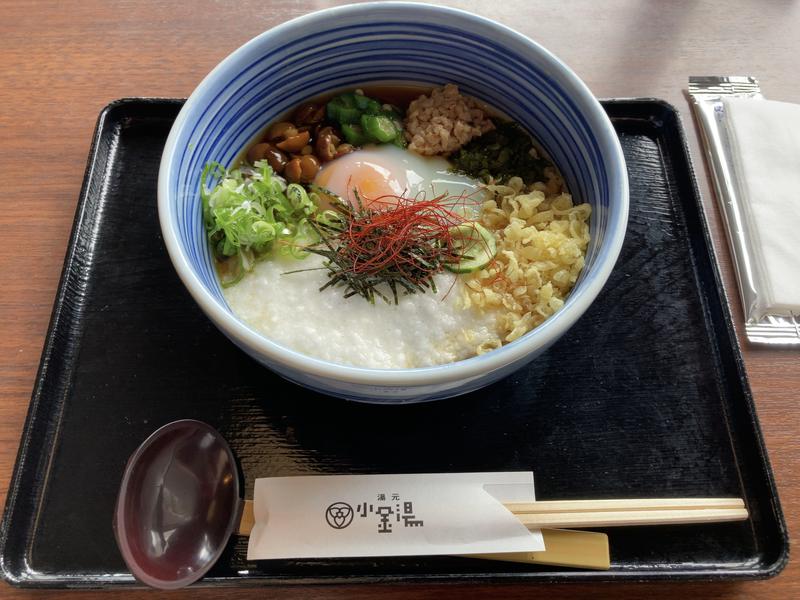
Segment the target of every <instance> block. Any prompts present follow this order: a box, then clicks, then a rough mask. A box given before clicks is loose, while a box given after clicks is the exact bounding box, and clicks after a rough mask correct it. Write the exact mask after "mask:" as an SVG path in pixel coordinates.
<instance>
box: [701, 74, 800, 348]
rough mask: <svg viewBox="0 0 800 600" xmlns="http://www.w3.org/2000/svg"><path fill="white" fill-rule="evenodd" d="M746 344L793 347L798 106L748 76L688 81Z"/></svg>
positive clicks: (799, 211) (796, 326)
mask: <svg viewBox="0 0 800 600" xmlns="http://www.w3.org/2000/svg"><path fill="white" fill-rule="evenodd" d="M689 96H690V97H691V99H692V101H693V104H694V109H695V114H696V115H697V120H698V122H699V124H700V132H701V134H702V138H703V142H704V146H705V149H706V153H707V156H708V160H709V164H710V165H711V172H712V178H713V181H714V187H715V189H716V194H717V200H718V202H719V206H720V210H721V212H722V215H723V218H724V221H725V231H726V233H727V237H728V242H729V245H730V248H731V254H732V256H733V262H734V267H735V270H736V277H737V280H738V283H739V292H740V295H741V298H742V306H743V308H744V313H745V315H744V316H745V333H746V335H747V338H748V339H749V340H750V341H751V342H755V343H763V344H786V345H797V344H800V320H799V319H800V262H798V260H797V251H796V239H797V236H798V234H800V201H798V197H797V194H798V189H800V105H796V104H788V103H785V102H773V101H770V100H765V99H764V98H763V97H762V95H761V89H760V87H759V85H758V81H756V80H755V79H754V78H752V77H690V78H689Z"/></svg>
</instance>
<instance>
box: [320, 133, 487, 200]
mask: <svg viewBox="0 0 800 600" xmlns="http://www.w3.org/2000/svg"><path fill="white" fill-rule="evenodd" d="M449 168H450V164H449V163H448V162H447V160H445V159H444V158H441V157H431V158H428V157H423V156H420V155H418V154H415V153H413V152H409V151H408V150H404V149H402V148H398V147H397V146H392V145H383V146H368V147H366V148H362V149H360V150H356V151H355V152H351V153H350V154H345V155H344V156H342V157H340V158H337V159H336V160H334V161H331V162H329V163H328V164H326V165H325V166H324V167H323V168H322V169H321V170H320V172H319V173H318V174H317V176H316V178H315V179H314V183H315V184H316V185H318V186H320V187H323V188H325V189H327V190H330V191H331V192H333V193H334V194H337V195H338V196H341V197H342V198H345V199H347V200H349V201H351V202H352V201H353V200H354V193H353V190H358V194H359V196H360V197H361V199H362V201H363V202H364V203H365V204H367V205H369V204H370V203H372V202H375V201H379V202H391V198H392V197H395V196H405V197H407V198H417V199H428V200H431V199H433V198H437V197H439V196H442V195H444V196H446V197H448V198H450V199H452V200H453V201H455V200H456V198H458V199H460V200H461V202H465V203H469V202H470V201H471V202H472V203H474V204H476V205H477V204H480V202H481V201H482V199H483V192H482V190H481V188H480V182H478V181H476V180H474V179H470V178H469V177H466V176H464V175H461V174H459V173H451V172H449V171H448V169H449Z"/></svg>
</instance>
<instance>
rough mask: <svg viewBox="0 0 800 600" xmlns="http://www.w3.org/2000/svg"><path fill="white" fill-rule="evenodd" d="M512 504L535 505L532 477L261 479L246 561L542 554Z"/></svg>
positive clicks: (452, 475)
mask: <svg viewBox="0 0 800 600" xmlns="http://www.w3.org/2000/svg"><path fill="white" fill-rule="evenodd" d="M512 500H522V501H528V502H533V501H534V500H535V497H534V491H533V474H532V473H530V472H521V473H517V472H514V473H434V474H415V475H341V476H340V475H331V476H309V477H305V476H301V477H273V478H267V479H257V480H256V482H255V495H254V503H253V515H254V519H255V523H254V525H253V528H252V530H251V532H250V541H249V544H248V547H247V559H248V560H264V559H277V558H323V557H324V558H333V557H357V556H362V557H363V556H423V555H440V554H497V553H509V552H541V551H543V550H544V549H545V546H544V541H543V538H542V535H541V532H539V531H529V530H528V528H527V527H526V526H525V525H524V524H523V523H522V522H521V521H520V520H519V519H518V518H517V517H516V516H515V515H514V514H513V513H512V512H511V511H509V510H508V509H507V508H505V507H504V506H503V502H508V501H512Z"/></svg>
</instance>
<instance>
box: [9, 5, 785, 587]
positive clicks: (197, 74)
mask: <svg viewBox="0 0 800 600" xmlns="http://www.w3.org/2000/svg"><path fill="white" fill-rule="evenodd" d="M337 3H343V2H337ZM441 3H442V4H447V5H452V6H458V7H461V8H465V9H467V10H471V11H473V12H477V13H480V14H484V15H486V16H491V17H493V18H495V19H496V20H498V21H500V22H501V23H504V24H506V25H509V26H512V27H514V28H516V29H518V30H520V31H522V32H523V33H525V34H527V35H529V36H531V37H532V38H534V39H536V40H537V41H539V42H540V43H542V44H543V45H544V46H546V47H547V48H549V49H550V50H552V51H553V52H554V53H555V54H556V55H558V56H559V57H560V58H561V59H563V60H564V61H565V62H566V63H567V64H569V65H570V66H571V67H572V68H573V69H574V70H575V71H576V72H577V73H578V75H579V76H580V77H582V78H583V79H584V81H586V83H587V84H588V85H589V87H590V88H591V89H592V90H593V91H594V93H595V94H596V95H598V96H600V97H629V96H650V97H659V98H663V99H665V100H667V101H669V102H671V103H672V104H674V105H675V106H676V107H677V108H678V109H679V110H680V112H681V114H682V115H683V118H684V124H685V126H686V128H687V132H688V135H689V140H690V150H691V152H692V154H693V156H694V160H695V168H696V170H697V175H698V181H699V184H700V189H701V193H702V194H703V196H704V199H705V207H706V213H707V216H708V220H709V222H710V227H711V230H712V234H713V240H714V244H715V250H716V252H717V256H718V258H719V262H720V264H721V267H722V272H723V277H724V280H725V285H726V289H727V290H728V293H729V296H730V301H731V306H732V310H733V314H734V318H735V320H736V325H737V329H739V330H741V324H742V316H741V307H740V305H739V300H738V296H737V293H736V287H735V282H734V279H733V271H732V268H731V263H730V256H729V252H728V248H727V246H726V243H725V237H724V232H723V230H722V228H721V220H720V216H719V212H718V211H717V209H716V206H715V204H714V199H713V196H712V194H711V192H710V188H709V179H708V169H707V167H706V165H705V162H704V160H703V159H702V158H701V157H702V153H701V151H700V148H699V146H698V143H697V135H696V131H695V128H694V123H693V120H692V117H691V113H690V110H689V105H688V103H687V101H686V99H685V97H684V95H683V91H682V90H683V89H684V88H685V87H686V81H687V78H688V76H689V75H696V74H746V75H753V76H756V77H757V78H758V79H759V80H760V81H761V84H762V89H763V91H764V93H765V95H766V96H767V97H769V98H772V99H776V100H784V101H790V102H800V79H798V78H797V77H796V60H797V56H798V54H800V4H798V3H797V2H793V1H791V0H771V1H769V2H745V1H744V0H735V1H730V2H728V1H725V0H713V1H711V0H709V1H705V2H702V1H694V2H693V1H676V2H669V3H667V2H655V1H645V0H642V1H639V2H637V1H634V0H610V1H607V2H603V3H597V4H595V3H593V2H590V1H589V0H585V1H584V0H571V1H568V2H559V1H557V0H539V1H538V2H536V3H529V2H527V1H526V0H509V1H506V2H503V3H499V2H493V3H486V2H481V1H478V0H465V1H461V2H441ZM331 4H334V3H329V2H322V1H319V0H278V1H272V2H270V1H264V0H261V1H252V0H238V1H237V2H229V1H226V0H218V1H215V0H203V1H197V2H191V3H177V2H173V3H170V2H159V1H157V0H152V1H141V2H124V1H117V2H107V1H102V0H87V1H84V2H81V3H64V2H44V1H40V2H35V3H27V2H15V1H10V0H4V1H3V3H2V19H0V64H2V67H0V164H2V166H3V168H4V173H5V174H6V177H5V181H6V186H7V188H8V191H7V201H6V202H5V203H4V207H3V210H2V211H0V228H2V231H3V232H4V243H3V244H2V245H0V269H1V274H2V281H3V285H2V286H0V323H2V328H3V329H2V336H0V357H2V358H0V494H1V495H2V497H0V500H3V501H4V500H5V490H6V488H7V487H8V481H9V478H10V476H11V472H12V469H13V465H14V460H15V458H16V453H17V445H18V442H19V436H20V432H21V430H22V426H23V423H24V420H25V415H26V413H27V407H28V401H29V399H30V393H31V389H32V387H33V382H34V379H35V375H36V369H37V366H38V362H39V356H40V353H41V350H42V345H43V342H44V336H45V333H46V330H47V325H48V322H49V318H50V311H51V309H52V302H53V298H54V295H55V291H56V287H57V284H58V278H59V274H60V272H61V266H62V260H63V257H64V252H65V249H66V245H67V241H68V237H69V232H70V227H71V223H72V219H73V215H74V210H75V205H76V202H77V199H78V193H79V189H80V185H81V182H82V177H83V171H84V166H85V163H86V156H87V153H88V150H89V144H90V142H91V134H92V131H93V128H94V124H95V120H96V118H97V114H98V113H99V111H100V110H101V108H102V107H103V106H105V105H106V104H107V103H108V102H110V101H112V100H114V99H116V98H120V97H125V96H161V97H164V96H167V97H182V96H187V95H188V94H189V93H190V92H191V91H192V89H193V88H194V87H195V86H196V85H197V83H198V82H199V81H200V80H201V79H202V77H203V76H204V75H205V74H206V73H208V71H209V70H210V69H211V68H212V67H213V66H214V65H215V64H216V63H217V62H218V61H219V60H221V59H222V58H223V57H224V56H225V55H227V54H228V53H229V52H230V51H232V50H233V49H235V48H236V47H237V46H239V45H240V44H241V43H243V42H245V41H246V40H248V39H249V38H251V37H252V36H254V35H256V34H258V33H260V32H261V31H264V30H266V29H268V28H269V27H271V26H273V25H275V24H277V23H280V22H282V21H285V20H286V19H289V18H292V17H294V16H298V15H300V14H303V13H306V12H309V11H311V10H315V9H318V8H323V7H325V6H329V5H331ZM132 176H135V174H132ZM742 345H743V353H744V357H745V361H746V365H747V372H748V375H749V377H750V382H751V386H752V390H753V394H754V397H755V400H756V405H757V407H758V412H759V418H760V420H761V425H762V428H763V430H764V435H765V438H766V442H767V447H768V448H769V451H770V458H771V460H772V464H773V468H774V470H775V475H776V478H777V481H778V488H779V490H780V493H781V498H782V502H783V508H784V511H785V513H786V517H787V522H788V524H789V529H790V534H791V532H793V531H794V529H795V527H796V526H797V525H798V524H799V523H800V509H798V506H799V505H800V502H799V501H800V443H799V442H798V433H799V432H798V425H797V419H796V417H795V415H796V414H797V413H796V410H797V409H796V398H797V396H798V390H800V369H798V368H797V367H798V362H799V361H800V353H798V351H797V350H774V349H766V348H757V347H752V346H749V345H748V344H747V343H746V342H745V341H744V340H742ZM612 552H613V548H612ZM592 592H594V593H595V595H596V596H597V597H614V598H620V599H625V598H631V599H632V598H644V597H647V598H650V599H652V600H658V599H666V598H674V597H676V596H679V595H681V596H687V595H688V596H692V597H694V598H698V599H700V598H708V599H722V598H735V599H739V598H741V599H745V598H747V599H749V598H763V599H767V600H769V599H775V600H777V599H781V600H783V599H784V598H795V597H800V567H798V565H797V561H792V562H790V564H789V566H788V568H787V569H786V570H785V571H784V573H783V574H781V575H780V576H779V577H778V578H776V579H773V580H771V581H767V582H747V583H725V584H680V585H674V584H647V585H635V584H625V585H599V586H588V585H578V586H571V585H559V586H551V587H533V588H530V587H522V586H505V587H499V586H491V587H489V586H446V587H443V586H430V585H425V586H410V587H402V586H373V587H315V588H271V589H270V590H269V591H264V590H260V591H257V590H224V591H220V590H218V589H215V590H210V589H209V590H202V589H198V588H194V589H192V590H191V591H183V592H178V593H171V594H169V597H171V598H190V597H191V598H216V597H219V596H220V595H222V594H224V595H225V596H226V597H227V598H230V599H231V600H235V599H239V598H249V597H257V596H259V597H263V596H264V595H266V594H269V595H270V596H271V597H287V598H319V599H326V598H371V597H374V596H378V595H380V596H381V597H382V598H385V599H386V600H392V599H394V598H412V597H413V598H433V597H437V598H441V597H444V596H448V597H449V596H452V597H460V598H463V599H467V598H490V597H495V598H497V597H501V598H515V597H518V598H522V597H531V596H533V595H536V594H547V595H548V596H549V597H552V598H583V597H586V596H588V595H590V594H591V593H592ZM101 593H102V592H74V593H72V594H70V597H71V598H75V599H76V600H77V599H79V598H91V597H100V594H101ZM0 594H1V595H2V596H3V597H6V598H39V597H48V598H57V597H62V596H63V595H64V593H63V592H43V591H42V592H38V591H20V590H14V589H12V588H9V587H8V586H6V585H4V584H0ZM106 595H107V593H106ZM160 595H161V594H157V593H151V592H146V591H141V590H131V591H130V592H120V591H115V592H114V596H115V598H116V597H119V598H123V599H124V598H128V599H130V600H133V599H134V598H155V597H159V596H160ZM166 595H167V594H164V596H166Z"/></svg>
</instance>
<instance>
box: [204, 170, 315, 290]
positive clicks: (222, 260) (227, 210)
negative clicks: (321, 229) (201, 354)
mask: <svg viewBox="0 0 800 600" xmlns="http://www.w3.org/2000/svg"><path fill="white" fill-rule="evenodd" d="M211 177H216V178H218V182H217V184H216V185H215V186H214V187H213V188H211V189H209V188H208V186H207V182H208V180H209V178H211ZM314 196H315V195H314V194H311V195H309V194H308V193H307V192H306V190H305V189H304V188H303V187H302V186H300V185H297V184H289V185H288V186H287V185H286V183H285V181H284V180H283V179H282V178H281V177H276V176H275V175H274V174H273V172H272V169H271V168H270V166H269V163H267V162H266V161H258V162H256V164H255V165H254V168H253V169H250V168H249V167H244V168H237V169H231V170H229V171H226V170H225V169H224V168H223V167H222V165H220V164H218V163H209V164H207V165H206V167H205V168H204V169H203V173H202V175H201V177H200V198H201V202H202V207H203V223H204V225H205V229H206V234H207V236H208V240H209V243H210V245H211V249H212V252H213V254H214V257H215V258H216V260H217V270H218V273H219V275H220V282H221V283H222V285H223V286H224V287H227V286H230V285H233V284H234V283H237V282H238V281H240V280H241V278H242V277H243V276H244V274H245V273H247V272H248V271H250V270H252V268H253V265H254V264H255V262H256V261H257V260H258V259H260V258H262V257H264V256H265V255H266V254H268V253H269V252H271V251H273V250H274V249H275V248H276V244H277V248H278V250H279V252H281V253H284V254H288V255H290V256H294V257H296V258H303V257H304V256H305V255H306V254H307V253H306V252H305V246H307V245H310V244H313V243H316V242H317V241H318V236H317V234H316V232H315V231H314V229H313V227H310V226H309V223H308V219H309V217H311V216H312V215H313V214H314V213H315V212H316V211H317V205H316V202H315V197H314Z"/></svg>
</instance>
